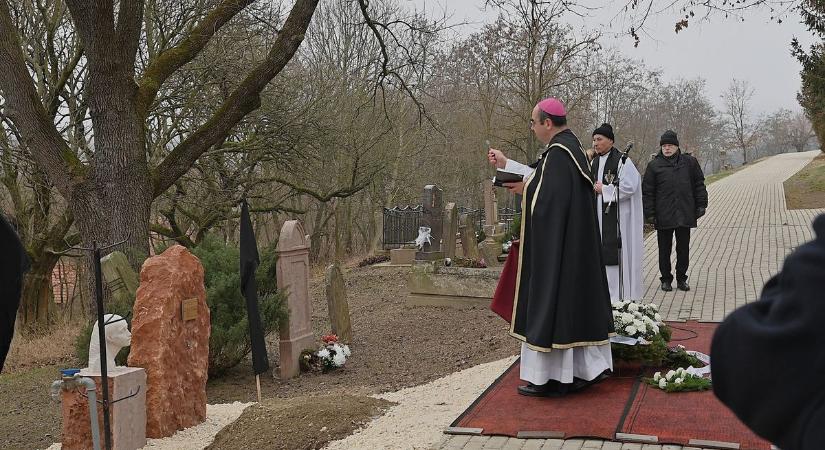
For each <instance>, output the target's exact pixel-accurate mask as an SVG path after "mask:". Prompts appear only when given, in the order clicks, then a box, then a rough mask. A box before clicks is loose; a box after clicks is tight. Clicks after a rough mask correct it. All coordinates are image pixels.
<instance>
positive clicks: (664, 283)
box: [662, 281, 673, 292]
mask: <svg viewBox="0 0 825 450" xmlns="http://www.w3.org/2000/svg"><path fill="white" fill-rule="evenodd" d="M662 290H663V291H665V292H670V291H672V290H673V286H671V285H670V282H669V281H662Z"/></svg>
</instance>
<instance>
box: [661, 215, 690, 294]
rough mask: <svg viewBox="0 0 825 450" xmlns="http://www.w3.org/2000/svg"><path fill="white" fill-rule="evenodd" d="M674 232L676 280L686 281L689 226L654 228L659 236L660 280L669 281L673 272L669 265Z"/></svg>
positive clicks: (671, 280) (671, 279)
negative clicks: (664, 228)
mask: <svg viewBox="0 0 825 450" xmlns="http://www.w3.org/2000/svg"><path fill="white" fill-rule="evenodd" d="M674 234H676V281H687V278H688V277H687V270H688V258H689V255H688V252H689V250H690V228H687V227H679V228H668V229H666V230H656V236H657V237H658V238H659V272H660V273H661V274H662V276H661V278H659V279H660V280H662V281H664V282H666V283H671V282H673V274H672V273H671V271H670V270H671V267H670V252H671V251H672V250H673V235H674Z"/></svg>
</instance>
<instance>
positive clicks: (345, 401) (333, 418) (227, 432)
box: [207, 395, 394, 450]
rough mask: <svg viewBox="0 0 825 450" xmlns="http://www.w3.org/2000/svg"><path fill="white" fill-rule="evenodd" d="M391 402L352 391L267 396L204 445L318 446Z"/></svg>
mask: <svg viewBox="0 0 825 450" xmlns="http://www.w3.org/2000/svg"><path fill="white" fill-rule="evenodd" d="M393 404H394V403H392V402H388V401H386V400H381V399H376V398H372V397H362V396H353V395H324V396H313V397H294V398H289V399H282V398H273V399H267V400H264V401H263V402H261V403H259V404H257V405H253V406H250V407H249V408H247V409H246V410H245V411H244V412H243V414H241V417H239V418H238V420H236V421H235V422H233V423H232V424H231V425H229V426H227V427H226V428H224V429H223V430H221V431H220V433H218V435H217V436H216V437H215V440H214V442H212V445H210V446H209V447H207V448H208V449H210V450H212V449H221V450H236V449H237V450H246V449H250V448H266V449H290V450H291V449H307V450H308V449H318V448H322V447H324V446H325V445H326V444H327V443H328V442H330V441H335V440H338V439H342V438H344V437H346V436H349V435H350V434H352V433H353V432H354V431H355V430H357V429H358V428H359V427H361V426H362V425H363V424H365V423H367V422H369V421H370V420H372V419H373V418H375V417H378V416H380V415H382V414H383V413H384V411H386V409H387V408H389V407H390V406H391V405H393Z"/></svg>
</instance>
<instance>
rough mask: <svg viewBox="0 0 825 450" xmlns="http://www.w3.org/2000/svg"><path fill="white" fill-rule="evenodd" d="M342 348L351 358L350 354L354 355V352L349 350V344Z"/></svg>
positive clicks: (345, 354)
mask: <svg viewBox="0 0 825 450" xmlns="http://www.w3.org/2000/svg"><path fill="white" fill-rule="evenodd" d="M342 349H343V350H344V356H346V357H347V358H349V357H350V355H352V352H350V350H349V345H345V346H343V347H342Z"/></svg>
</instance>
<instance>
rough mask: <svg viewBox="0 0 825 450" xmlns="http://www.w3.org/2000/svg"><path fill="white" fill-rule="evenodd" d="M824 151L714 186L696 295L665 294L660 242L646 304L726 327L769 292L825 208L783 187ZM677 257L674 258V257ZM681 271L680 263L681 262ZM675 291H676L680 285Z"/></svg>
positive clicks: (579, 443)
mask: <svg viewBox="0 0 825 450" xmlns="http://www.w3.org/2000/svg"><path fill="white" fill-rule="evenodd" d="M819 153H820V152H819V151H814V152H805V153H788V154H782V155H777V156H774V157H771V158H768V159H766V160H764V161H761V162H759V163H757V164H754V165H753V166H751V167H748V168H747V169H743V170H740V171H739V172H736V173H734V174H733V175H730V176H728V177H726V178H723V179H722V180H719V181H717V182H715V183H713V184H711V185H710V186H708V194H709V207H708V213H707V215H706V216H705V217H703V218H702V219H700V220H699V226H698V228H697V229H696V230H694V231H693V233H692V235H691V243H690V268H689V270H688V276H689V279H688V283H689V284H690V285H691V288H692V290H691V291H689V292H682V291H678V290H674V291H672V292H663V291H661V290H660V289H659V273H658V272H659V263H658V250H657V246H656V235H655V233H654V234H651V235H650V236H648V238H647V239H646V240H645V259H644V263H643V268H642V270H643V271H644V276H645V286H647V292H646V293H645V300H649V301H654V302H656V303H657V304H658V305H659V306H660V309H661V314H662V316H663V317H664V318H665V319H666V320H685V319H696V320H701V321H721V320H722V319H723V318H724V317H725V315H727V314H728V313H730V312H731V311H733V310H734V309H735V308H737V307H738V306H741V305H744V304H745V303H747V302H751V301H754V300H756V299H757V297H758V295H759V292H760V290H761V289H762V285H763V284H765V282H766V281H767V280H768V279H769V278H770V277H771V276H772V275H773V274H775V273H776V272H778V271H779V269H780V268H781V266H782V261H783V260H784V258H785V256H786V255H787V254H788V253H790V252H791V251H792V250H793V249H794V248H796V247H797V246H798V245H799V244H801V243H804V242H806V241H808V240H810V239H811V238H812V237H813V235H812V230H811V222H812V220H813V218H814V217H815V216H817V215H818V214H821V213H825V209H810V210H795V211H788V210H787V209H786V208H785V194H784V190H783V188H782V182H783V181H785V180H786V179H788V178H789V177H791V176H792V175H793V174H795V173H796V172H798V171H799V170H800V169H802V168H803V167H805V165H807V164H808V163H809V162H810V161H811V160H812V159H813V158H814V157H816V156H817V155H818V154H819ZM673 256H674V258H675V252H674V255H673ZM674 268H675V261H674ZM674 287H675V286H674ZM436 448H441V449H465V450H469V449H482V448H483V449H506V450H516V449H521V450H528V449H536V450H537V449H543V450H550V449H553V450H557V449H562V450H580V449H588V450H596V449H601V450H682V449H684V450H688V449H694V447H681V446H675V445H650V444H644V445H643V444H630V443H619V442H606V441H601V440H591V439H587V440H585V439H568V440H559V439H548V440H542V439H515V438H506V437H499V436H495V437H488V436H473V437H469V436H445V437H444V439H443V440H442V441H441V442H440V443H439V444H438V445H437V446H436Z"/></svg>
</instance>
